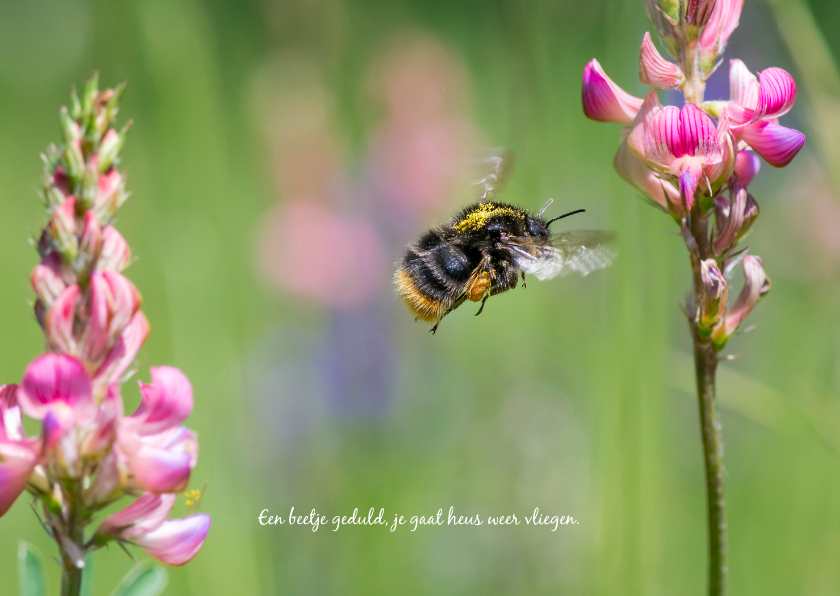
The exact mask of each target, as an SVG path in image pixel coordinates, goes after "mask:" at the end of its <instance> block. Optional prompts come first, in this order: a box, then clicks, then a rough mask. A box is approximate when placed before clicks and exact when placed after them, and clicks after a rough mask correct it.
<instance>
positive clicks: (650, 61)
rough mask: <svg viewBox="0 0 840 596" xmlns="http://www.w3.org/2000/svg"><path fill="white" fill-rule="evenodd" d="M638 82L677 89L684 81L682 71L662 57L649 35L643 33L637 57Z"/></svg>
mask: <svg viewBox="0 0 840 596" xmlns="http://www.w3.org/2000/svg"><path fill="white" fill-rule="evenodd" d="M639 80H640V81H641V82H642V83H643V84H645V85H651V86H653V87H660V88H664V89H672V88H675V87H679V86H680V85H681V84H682V82H683V81H684V80H685V76H684V75H683V72H682V70H680V68H679V66H677V65H676V64H674V63H673V62H669V61H668V60H665V58H663V57H662V55H661V54H660V53H659V51H658V50H657V49H656V46H655V45H653V41H652V40H651V38H650V33H648V32H645V36H644V39H642V50H641V54H640V55H639Z"/></svg>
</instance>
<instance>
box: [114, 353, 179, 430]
mask: <svg viewBox="0 0 840 596" xmlns="http://www.w3.org/2000/svg"><path fill="white" fill-rule="evenodd" d="M151 373H152V383H151V384H150V385H144V384H143V383H139V382H138V384H139V385H140V393H141V395H142V398H141V401H140V406H139V407H138V408H137V411H136V412H134V414H132V415H131V416H129V417H128V418H126V419H125V420H124V421H123V424H124V425H125V427H126V428H130V429H131V430H133V431H134V432H136V433H137V434H140V435H153V434H157V433H160V432H162V431H164V430H167V429H170V428H172V427H174V426H178V425H179V424H181V423H182V422H183V421H184V420H186V419H187V418H188V417H189V415H190V412H192V408H193V390H192V385H190V381H189V379H188V378H187V376H186V375H185V374H184V373H182V372H181V371H180V370H178V369H177V368H175V367H173V366H159V367H152V369H151Z"/></svg>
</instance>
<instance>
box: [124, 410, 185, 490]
mask: <svg viewBox="0 0 840 596" xmlns="http://www.w3.org/2000/svg"><path fill="white" fill-rule="evenodd" d="M121 445H122V450H123V453H125V457H126V463H127V465H128V467H129V471H130V473H131V474H132V475H133V478H132V484H133V485H135V486H137V487H140V488H142V489H143V490H147V491H150V492H157V493H160V492H172V491H180V490H183V489H184V488H186V486H187V483H188V482H189V479H190V473H191V472H192V470H193V468H194V467H195V465H196V464H197V463H198V438H197V437H196V435H195V432H193V431H191V430H190V429H188V428H186V427H183V426H179V427H178V428H173V429H170V430H168V431H164V432H162V433H160V434H157V435H152V436H148V437H139V438H133V437H124V438H123V439H122V443H121Z"/></svg>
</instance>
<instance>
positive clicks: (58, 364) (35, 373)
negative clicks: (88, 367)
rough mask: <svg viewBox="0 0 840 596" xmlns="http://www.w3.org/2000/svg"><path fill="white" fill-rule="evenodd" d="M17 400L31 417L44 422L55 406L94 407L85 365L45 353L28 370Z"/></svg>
mask: <svg viewBox="0 0 840 596" xmlns="http://www.w3.org/2000/svg"><path fill="white" fill-rule="evenodd" d="M17 398H18V401H19V403H20V407H21V409H22V410H23V412H24V413H25V414H26V415H27V416H29V417H30V418H35V419H37V420H43V418H44V416H46V415H47V412H49V411H50V410H51V409H52V407H53V405H55V404H63V405H67V406H69V407H70V408H72V409H74V410H75V409H84V408H86V407H88V406H90V405H91V403H92V402H91V385H90V379H89V378H88V375H87V372H85V367H84V365H83V364H82V363H81V362H79V361H78V360H76V359H75V358H73V357H72V356H67V355H65V354H44V355H43V356H39V357H38V358H36V359H35V360H33V361H32V362H31V363H30V364H29V366H27V367H26V372H25V373H24V375H23V381H21V384H20V388H19V389H18V392H17Z"/></svg>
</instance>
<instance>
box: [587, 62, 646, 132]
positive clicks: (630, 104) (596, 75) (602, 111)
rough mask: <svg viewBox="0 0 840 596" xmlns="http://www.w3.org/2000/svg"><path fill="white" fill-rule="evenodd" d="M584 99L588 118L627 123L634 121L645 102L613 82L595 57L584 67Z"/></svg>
mask: <svg viewBox="0 0 840 596" xmlns="http://www.w3.org/2000/svg"><path fill="white" fill-rule="evenodd" d="M582 99H583V113H584V114H586V117H587V118H589V119H591V120H597V121H598V122H623V123H625V124H629V123H630V122H632V121H633V118H634V117H635V116H636V112H638V111H639V108H640V107H641V106H642V102H643V100H641V99H639V98H638V97H633V96H632V95H630V94H629V93H627V92H626V91H624V90H623V89H622V88H621V87H619V86H618V85H616V84H615V83H613V82H612V80H610V78H609V77H608V76H607V75H606V73H605V72H604V70H603V69H602V68H601V65H600V64H599V63H598V61H597V60H595V59H594V58H593V59H592V61H591V62H590V63H589V64H587V65H586V67H585V68H584V69H583V92H582Z"/></svg>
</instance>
